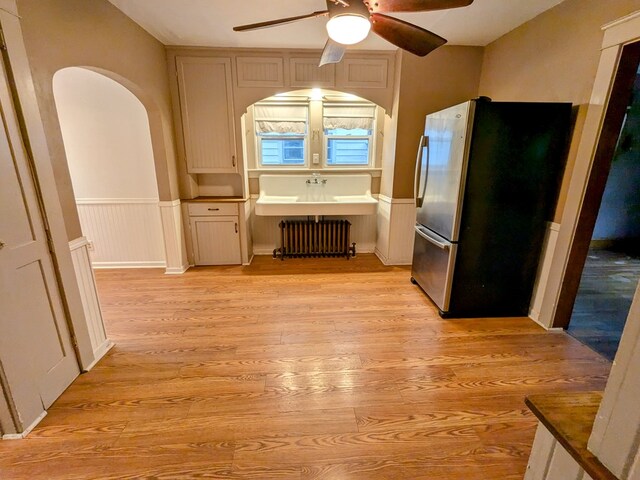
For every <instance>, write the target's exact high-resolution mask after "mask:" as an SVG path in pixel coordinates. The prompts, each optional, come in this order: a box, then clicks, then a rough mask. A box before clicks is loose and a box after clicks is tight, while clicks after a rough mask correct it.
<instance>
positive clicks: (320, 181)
mask: <svg viewBox="0 0 640 480" xmlns="http://www.w3.org/2000/svg"><path fill="white" fill-rule="evenodd" d="M311 177H313V178H309V179H307V185H320V184H322V185H326V184H327V179H326V178H323V179H320V174H319V173H316V172H313V173H312V174H311Z"/></svg>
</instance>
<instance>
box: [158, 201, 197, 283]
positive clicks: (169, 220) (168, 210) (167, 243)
mask: <svg viewBox="0 0 640 480" xmlns="http://www.w3.org/2000/svg"><path fill="white" fill-rule="evenodd" d="M160 216H161V219H162V235H163V236H164V247H165V255H166V259H167V269H166V271H165V273H167V274H168V275H180V274H182V273H184V272H186V271H187V270H188V269H189V266H190V265H189V260H188V258H187V242H186V240H185V236H184V227H183V224H182V207H181V202H180V200H173V201H168V202H160Z"/></svg>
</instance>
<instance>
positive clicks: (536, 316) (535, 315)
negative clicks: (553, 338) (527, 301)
mask: <svg viewBox="0 0 640 480" xmlns="http://www.w3.org/2000/svg"><path fill="white" fill-rule="evenodd" d="M539 318H540V312H537V311H535V310H530V311H529V320H531V321H533V322H535V323H537V324H538V325H540V326H541V327H542V328H544V329H545V330H546V331H547V332H564V328H557V327H549V326H547V325H545V324H543V323H542V322H540V320H538V319H539Z"/></svg>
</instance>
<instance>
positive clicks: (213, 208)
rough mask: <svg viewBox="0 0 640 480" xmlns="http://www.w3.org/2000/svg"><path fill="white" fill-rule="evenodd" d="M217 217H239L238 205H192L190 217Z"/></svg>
mask: <svg viewBox="0 0 640 480" xmlns="http://www.w3.org/2000/svg"><path fill="white" fill-rule="evenodd" d="M215 215H238V204H237V203H190V204H189V216H190V217H211V216H215Z"/></svg>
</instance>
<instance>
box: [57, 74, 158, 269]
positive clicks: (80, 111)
mask: <svg viewBox="0 0 640 480" xmlns="http://www.w3.org/2000/svg"><path fill="white" fill-rule="evenodd" d="M53 89H54V95H55V100H56V108H57V110H58V115H59V118H60V126H61V130H62V137H63V140H64V146H65V152H66V155H67V161H68V163H69V171H70V173H71V181H72V183H73V190H74V193H75V197H76V202H77V205H78V209H79V211H80V213H81V214H80V222H81V226H82V232H83V235H84V236H85V237H87V239H88V240H89V241H90V242H91V243H92V244H93V246H94V249H95V250H94V252H93V254H92V261H93V264H94V266H98V267H99V266H102V267H142V266H163V265H164V264H165V254H164V244H163V241H162V226H161V221H160V211H159V208H158V188H157V181H156V175H155V170H154V161H153V151H152V146H151V134H150V130H149V120H148V117H147V112H146V110H145V108H144V106H143V105H142V103H140V101H139V100H138V99H137V98H136V97H135V96H134V95H133V94H132V93H131V92H130V91H129V90H127V89H126V88H125V87H123V86H122V85H120V84H119V83H117V82H115V81H114V80H111V79H110V78H107V77H105V76H103V75H101V74H99V73H96V72H93V71H91V70H87V69H84V68H76V67H71V68H65V69H63V70H60V71H59V72H57V73H56V75H55V76H54V79H53Z"/></svg>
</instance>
